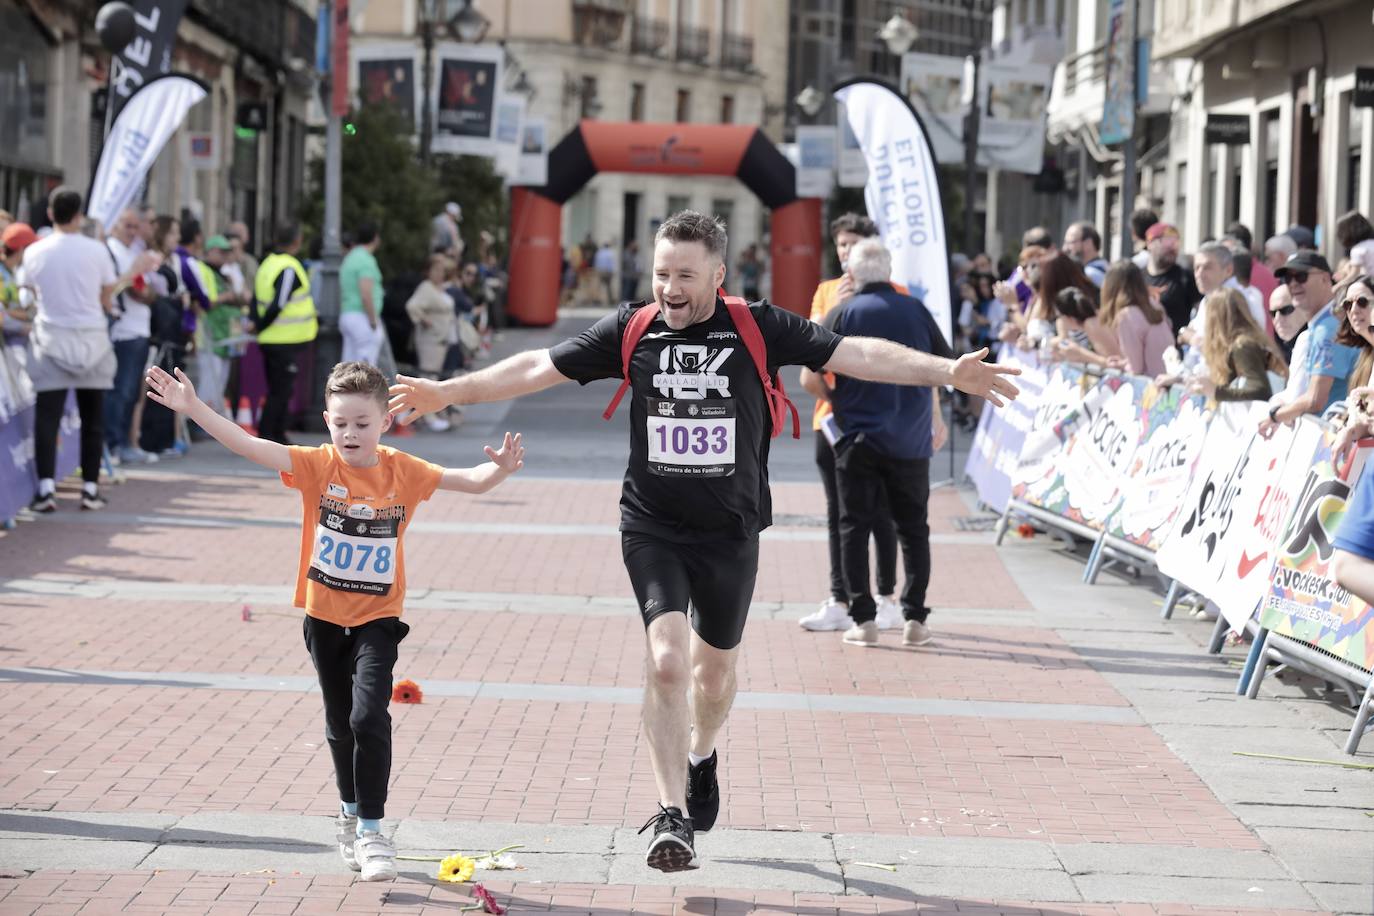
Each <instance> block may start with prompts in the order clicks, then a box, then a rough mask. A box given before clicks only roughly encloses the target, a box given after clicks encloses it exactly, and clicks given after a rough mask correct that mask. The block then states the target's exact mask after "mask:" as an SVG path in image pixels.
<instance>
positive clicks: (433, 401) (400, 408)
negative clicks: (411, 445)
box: [387, 375, 449, 426]
mask: <svg viewBox="0 0 1374 916" xmlns="http://www.w3.org/2000/svg"><path fill="white" fill-rule="evenodd" d="M387 393H388V394H390V395H391V400H390V401H388V402H387V410H388V411H389V412H390V413H391V415H392V416H393V417H397V416H398V415H401V414H404V416H399V419H398V420H397V422H399V423H400V424H401V425H402V426H409V425H410V424H412V423H414V422H415V421H416V420H418V419H420V418H421V417H423V416H424V415H425V414H427V413H434V411H436V410H441V409H443V408H445V407H447V406H449V399H448V398H447V397H446V396H445V395H444V390H443V389H442V388H441V387H440V386H439V383H438V382H436V381H435V380H434V379H428V378H414V377H412V376H409V375H397V376H396V384H394V385H392V386H391V388H390V389H388V392H387ZM407 411H409V413H407Z"/></svg>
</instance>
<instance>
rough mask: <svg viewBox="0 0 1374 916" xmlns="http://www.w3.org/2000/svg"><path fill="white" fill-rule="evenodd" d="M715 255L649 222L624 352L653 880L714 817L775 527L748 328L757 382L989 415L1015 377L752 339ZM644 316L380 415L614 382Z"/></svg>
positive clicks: (688, 864) (692, 238)
mask: <svg viewBox="0 0 1374 916" xmlns="http://www.w3.org/2000/svg"><path fill="white" fill-rule="evenodd" d="M726 250H727V246H726V236H725V227H724V226H723V225H722V224H721V223H720V222H719V221H717V220H716V219H714V218H712V217H709V216H705V215H703V214H700V213H696V212H693V211H690V210H684V211H682V212H681V213H677V214H675V215H673V216H671V217H670V218H669V219H668V220H667V221H666V222H664V223H663V224H662V225H661V226H660V227H659V230H658V233H657V235H656V236H655V246H654V264H653V294H654V305H655V306H657V309H658V314H657V315H656V316H655V317H654V319H653V322H652V323H651V324H649V325H648V327H647V328H645V329H644V330H645V333H643V336H642V337H641V338H640V342H639V344H638V345H637V346H636V347H635V348H634V351H633V353H632V355H631V358H630V371H629V380H628V381H629V386H630V390H631V392H632V398H631V407H630V429H631V433H630V463H629V468H628V469H627V471H626V474H625V484H624V490H623V494H622V496H621V501H620V505H621V522H620V530H621V551H622V553H623V555H624V558H625V568H626V570H627V571H628V572H629V575H630V583H631V586H632V587H633V589H634V592H635V599H636V600H637V602H638V604H639V607H640V612H641V614H642V616H643V618H644V624H645V628H646V632H647V656H648V657H647V662H646V668H647V684H646V686H645V692H644V712H643V717H644V732H645V735H646V737H647V739H648V743H649V759H650V763H651V764H652V766H653V770H654V780H655V782H656V783H657V786H658V793H659V810H658V813H657V814H655V815H654V816H653V817H652V818H650V819H649V822H648V823H647V824H645V825H644V828H642V830H641V832H643V830H648V829H650V828H652V829H653V834H654V835H653V839H652V840H651V841H650V844H649V850H648V854H647V862H648V864H649V866H650V867H651V868H656V869H658V870H660V871H680V870H683V869H689V868H695V867H696V851H695V846H694V831H703V832H704V831H706V830H709V829H711V827H712V825H714V824H715V821H716V815H717V814H718V813H719V810H720V791H719V788H718V785H717V780H716V767H717V760H718V757H717V754H716V736H717V734H718V733H719V732H720V729H721V727H722V726H723V725H724V724H725V718H726V716H727V715H728V713H729V711H730V706H731V704H732V703H733V701H734V697H735V663H736V660H737V658H738V656H739V644H740V638H741V636H742V634H743V632H744V623H745V617H746V615H747V614H748V612H749V604H750V601H751V600H752V597H753V592H754V580H755V577H756V574H757V572H758V555H759V532H760V531H761V530H762V529H764V528H766V527H768V525H769V524H771V523H772V518H771V508H772V507H771V499H770V496H769V491H768V447H769V440H770V434H771V433H772V432H773V430H774V429H776V428H778V427H779V426H780V422H775V419H776V420H777V421H781V419H782V417H781V416H776V415H775V414H774V413H773V410H770V397H769V395H768V392H767V391H766V390H765V388H764V384H763V381H762V379H761V378H760V373H759V370H758V368H757V367H756V365H755V363H754V361H753V359H752V358H751V356H750V353H749V352H748V350H747V346H746V334H751V332H753V331H755V330H757V331H758V332H761V335H762V338H763V343H764V345H765V347H766V353H767V364H768V372H769V375H770V376H771V375H772V374H773V373H774V372H775V370H776V367H778V366H784V365H804V366H808V367H810V368H811V369H813V370H816V371H820V370H822V369H824V370H826V371H829V372H837V373H840V374H842V375H849V376H853V377H855V378H861V379H866V380H869V381H877V382H890V383H894V384H906V385H946V384H952V385H954V386H955V387H956V388H959V389H960V390H962V391H966V392H968V393H969V394H972V395H976V396H978V397H985V398H988V399H989V400H991V401H992V403H994V404H996V405H998V406H1001V404H1002V399H1003V398H1008V399H1009V398H1013V397H1015V396H1016V394H1017V389H1016V387H1015V385H1013V384H1012V383H1011V381H1010V380H1009V379H1008V378H1006V376H1008V375H1015V374H1017V370H1015V369H1010V368H1006V367H1002V366H997V365H993V364H990V363H984V362H983V361H982V359H983V356H984V355H985V351H980V352H976V353H970V354H968V355H966V356H964V357H962V358H960V359H959V360H957V361H954V360H948V359H941V358H939V357H934V356H930V355H929V354H925V353H918V352H916V351H915V350H909V349H907V348H905V347H902V346H900V345H898V344H894V343H891V342H888V341H884V340H877V339H874V338H861V337H850V338H843V337H840V336H839V335H837V334H835V333H834V332H832V331H830V330H827V329H826V328H824V327H821V326H820V325H818V324H814V323H812V322H810V321H808V320H806V319H805V318H803V317H801V316H799V315H794V314H792V313H791V312H788V311H786V310H784V309H781V308H778V307H776V306H773V305H771V304H769V303H768V302H767V301H760V302H755V303H752V304H750V305H749V306H748V308H747V313H746V314H745V315H744V316H742V318H743V320H744V322H745V323H747V324H749V325H751V326H755V325H756V327H748V328H746V327H740V326H738V325H737V324H736V323H735V321H734V320H733V318H732V316H731V314H730V312H729V311H728V309H727V308H726V303H725V302H724V301H723V300H722V299H721V298H720V297H719V295H718V290H719V289H720V287H721V284H722V283H723V282H724V281H725V263H724V261H723V258H724V255H725V252H726ZM641 305H642V303H622V304H621V306H620V308H619V309H618V310H617V311H616V313H615V314H612V315H608V316H606V317H605V318H603V319H601V320H600V321H598V322H597V323H596V324H595V325H593V326H592V327H591V328H589V329H588V330H586V331H584V332H583V333H581V334H579V335H578V336H576V337H573V338H570V339H568V340H565V341H563V342H562V343H559V344H557V345H556V346H554V347H553V348H551V349H548V350H530V351H527V352H525V353H520V354H517V355H515V356H512V357H510V358H509V359H505V360H502V361H501V362H499V363H497V364H495V365H493V366H491V367H489V368H487V369H483V370H482V371H480V372H475V373H472V374H471V375H465V376H461V377H459V378H452V379H448V380H446V381H442V382H439V381H434V380H430V379H420V378H409V377H407V376H398V377H397V383H396V384H395V385H393V386H392V388H391V394H392V398H391V412H392V414H403V415H405V416H403V418H402V422H403V423H410V422H413V421H414V420H415V419H417V418H418V417H419V416H421V415H423V414H427V413H431V412H433V411H436V410H439V409H441V408H444V407H447V406H449V405H461V404H472V403H479V402H485V401H501V400H506V399H508V398H514V397H519V396H520V395H525V394H531V393H533V392H536V391H542V390H543V389H545V388H549V387H552V386H553V385H557V384H559V383H560V382H567V381H577V382H579V383H581V384H586V383H588V382H591V381H594V380H596V379H607V378H624V377H625V373H624V371H623V369H622V351H621V341H622V336H623V335H624V333H625V329H626V327H627V326H628V325H629V323H630V320H631V317H632V316H633V315H634V314H635V313H636V312H637V311H638V310H639V309H640V307H641ZM751 336H752V334H751ZM774 409H777V410H781V409H782V408H781V407H779V406H777V405H774ZM688 614H691V619H690V625H689V619H688ZM689 691H690V694H691V701H690V703H689V702H688V693H689ZM684 812H685V813H684Z"/></svg>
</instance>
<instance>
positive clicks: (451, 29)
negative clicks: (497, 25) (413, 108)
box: [418, 0, 491, 165]
mask: <svg viewBox="0 0 1374 916" xmlns="http://www.w3.org/2000/svg"><path fill="white" fill-rule="evenodd" d="M418 3H419V5H420V43H421V45H422V46H423V48H424V50H425V58H424V64H423V66H424V71H425V72H424V74H423V76H422V77H421V79H422V81H423V82H422V86H423V92H424V94H423V96H422V97H421V98H422V100H423V104H422V111H421V112H420V162H421V163H423V164H424V165H429V162H430V157H431V149H430V147H431V146H433V143H434V115H433V113H432V112H431V110H430V104H429V101H430V97H431V94H432V93H433V92H434V31H435V28H436V27H442V28H443V29H445V30H446V31H447V32H448V34H449V35H452V36H453V37H455V38H457V39H458V40H459V41H461V42H463V43H465V44H476V43H478V42H480V41H481V40H482V39H483V38H484V37H486V34H487V28H488V27H489V26H490V25H491V23H490V22H488V21H487V17H485V16H483V15H482V14H481V13H479V12H478V11H477V10H475V9H473V7H472V0H418ZM460 4H461V6H460ZM455 7H456V9H455Z"/></svg>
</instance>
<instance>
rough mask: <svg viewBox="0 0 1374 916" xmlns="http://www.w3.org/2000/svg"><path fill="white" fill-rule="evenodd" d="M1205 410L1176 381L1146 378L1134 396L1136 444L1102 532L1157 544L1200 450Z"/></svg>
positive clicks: (1184, 492) (1148, 545) (1142, 544)
mask: <svg viewBox="0 0 1374 916" xmlns="http://www.w3.org/2000/svg"><path fill="white" fill-rule="evenodd" d="M1211 417H1212V415H1211V411H1209V410H1208V409H1207V404H1206V402H1205V401H1204V400H1203V398H1201V397H1199V396H1190V395H1188V394H1186V393H1185V392H1184V390H1183V387H1182V386H1181V385H1174V386H1173V387H1170V388H1160V387H1158V386H1156V385H1155V384H1154V383H1153V382H1147V383H1146V385H1145V390H1144V391H1143V392H1142V393H1141V397H1140V414H1139V419H1138V426H1139V430H1140V444H1139V445H1138V446H1137V447H1136V450H1135V455H1134V456H1132V458H1131V463H1130V466H1129V467H1128V468H1127V469H1126V476H1125V480H1124V481H1123V483H1122V487H1121V500H1120V501H1119V502H1118V503H1117V506H1116V509H1115V510H1114V511H1113V512H1112V514H1111V517H1110V518H1109V519H1108V520H1107V524H1106V526H1105V527H1106V530H1107V534H1108V535H1110V536H1112V537H1114V538H1117V539H1119V540H1123V541H1129V542H1131V543H1132V544H1135V545H1137V546H1139V547H1144V548H1145V549H1147V550H1158V549H1159V544H1160V541H1161V540H1162V539H1163V537H1164V535H1165V534H1167V533H1168V531H1169V529H1170V527H1172V525H1173V521H1174V516H1175V515H1177V514H1178V510H1179V507H1180V506H1182V505H1183V500H1184V497H1185V496H1186V495H1187V492H1188V487H1189V485H1190V484H1191V482H1192V479H1193V474H1194V472H1195V471H1196V469H1197V463H1198V459H1199V457H1200V456H1201V455H1202V443H1203V440H1204V439H1205V437H1206V435H1207V424H1208V423H1209V422H1210V421H1211Z"/></svg>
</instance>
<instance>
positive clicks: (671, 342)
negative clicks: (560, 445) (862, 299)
mask: <svg viewBox="0 0 1374 916" xmlns="http://www.w3.org/2000/svg"><path fill="white" fill-rule="evenodd" d="M641 305H643V303H639V302H634V303H625V304H622V305H621V306H620V308H619V309H617V310H616V313H615V314H614V315H607V316H606V317H605V318H603V319H601V320H600V321H598V322H597V323H596V324H594V325H592V326H591V327H590V328H588V329H587V330H586V331H583V332H582V333H581V334H579V335H577V336H576V337H572V338H569V339H568V340H565V341H563V342H562V343H560V344H557V345H556V346H554V347H553V348H552V349H551V350H550V351H549V355H550V356H551V357H552V359H553V364H554V366H555V367H556V368H557V369H558V371H559V372H561V373H563V374H564V375H566V376H567V377H568V378H570V379H573V380H574V381H577V382H580V383H581V384H584V385H585V384H586V383H588V382H591V381H595V380H596V379H604V378H622V377H623V376H622V374H621V365H620V342H621V337H622V335H623V334H624V331H625V326H626V325H627V324H628V323H629V321H630V317H631V316H632V315H633V314H634V313H635V311H636V310H637V309H638V308H639V307H640V306H641ZM749 310H750V312H751V313H752V314H753V316H754V320H755V321H757V322H758V325H759V331H760V332H762V334H763V340H764V344H765V346H766V347H767V350H768V366H769V371H770V372H772V371H774V370H775V369H776V368H777V367H778V366H788V365H802V366H807V367H809V368H811V369H820V368H821V367H822V366H824V365H825V364H826V363H827V362H828V361H829V360H830V356H831V354H833V353H834V352H835V347H837V346H838V345H839V342H840V337H839V336H838V335H836V334H835V333H834V332H832V331H829V330H827V329H825V328H823V327H821V326H820V325H818V324H815V323H813V322H810V321H807V320H806V319H805V318H802V317H801V316H799V315H794V314H792V313H791V312H788V311H786V310H784V309H780V308H778V307H776V306H774V305H770V304H769V303H768V302H767V301H761V302H754V303H751V304H750V306H749ZM627 400H628V401H629V404H630V465H629V467H628V468H627V469H626V471H625V487H624V490H623V492H622V495H621V498H620V529H621V530H622V531H638V532H642V533H644V534H652V535H655V536H658V537H662V538H665V539H669V540H674V541H681V542H697V541H710V540H715V539H717V538H722V537H727V538H746V537H752V536H754V535H755V534H757V533H758V532H759V531H761V530H762V529H764V528H767V527H768V526H769V525H770V524H772V521H773V513H772V498H771V496H770V494H769V492H768V446H769V439H770V433H771V432H772V423H773V421H772V417H771V415H770V414H769V412H768V402H767V398H766V397H764V393H763V383H762V382H760V381H759V376H758V370H757V369H755V368H754V361H753V360H752V359H750V357H749V351H748V350H746V349H745V347H744V343H743V342H742V341H741V340H740V338H739V334H738V332H737V331H736V329H735V325H734V322H732V321H731V320H730V313H729V312H728V311H727V310H726V308H725V304H724V303H723V302H721V301H720V300H719V299H717V300H716V310H715V313H714V314H713V315H712V316H711V317H710V318H708V319H707V320H706V321H703V322H701V323H699V324H694V325H692V326H691V327H688V328H684V329H682V330H681V331H674V330H672V329H670V328H669V327H668V326H667V325H666V324H665V323H664V321H663V319H662V318H661V317H657V318H655V319H654V320H653V323H651V324H650V325H649V327H648V328H647V329H646V330H645V332H644V336H643V337H642V338H640V341H639V345H638V346H637V347H635V352H634V357H633V358H632V360H631V362H630V393H629V396H628V397H627Z"/></svg>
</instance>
